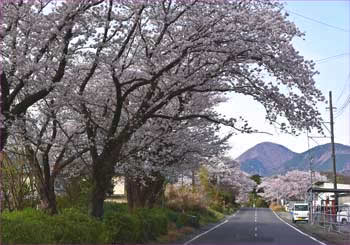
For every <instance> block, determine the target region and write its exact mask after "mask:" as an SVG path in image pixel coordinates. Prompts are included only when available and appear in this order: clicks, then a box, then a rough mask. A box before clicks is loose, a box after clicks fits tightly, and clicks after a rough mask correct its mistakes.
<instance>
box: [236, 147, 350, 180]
mask: <svg viewBox="0 0 350 245" xmlns="http://www.w3.org/2000/svg"><path fill="white" fill-rule="evenodd" d="M335 150H336V163H337V171H338V172H339V173H342V172H344V173H349V172H350V146H346V145H342V144H335ZM310 158H312V168H313V170H315V171H323V172H325V171H332V166H333V165H332V158H331V144H325V145H320V146H316V147H314V148H312V149H310V150H308V151H305V152H303V153H295V152H293V151H291V150H289V149H288V148H287V147H285V146H282V145H279V144H275V143H271V142H263V143H260V144H257V145H256V146H254V147H252V148H250V149H249V150H247V151H246V152H244V153H243V154H242V155H240V156H239V157H238V158H237V159H236V160H237V161H238V162H239V163H240V165H241V170H242V171H245V172H247V173H249V174H259V175H261V176H271V175H276V174H284V173H285V172H287V171H291V170H304V171H306V170H309V169H310Z"/></svg>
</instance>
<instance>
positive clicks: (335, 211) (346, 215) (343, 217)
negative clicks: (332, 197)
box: [310, 205, 350, 235]
mask: <svg viewBox="0 0 350 245" xmlns="http://www.w3.org/2000/svg"><path fill="white" fill-rule="evenodd" d="M310 221H311V224H314V225H319V226H321V227H323V228H324V230H325V231H335V232H339V233H346V234H349V235H350V206H349V205H339V206H335V205H321V206H316V207H312V210H311V212H310Z"/></svg>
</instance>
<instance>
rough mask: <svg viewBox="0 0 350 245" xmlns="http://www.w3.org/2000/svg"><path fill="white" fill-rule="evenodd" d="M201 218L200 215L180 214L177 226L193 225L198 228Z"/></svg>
mask: <svg viewBox="0 0 350 245" xmlns="http://www.w3.org/2000/svg"><path fill="white" fill-rule="evenodd" d="M199 219H200V216H199V215H193V214H180V215H179V217H178V219H177V221H176V227H178V228H181V227H183V226H191V227H195V228H197V227H199Z"/></svg>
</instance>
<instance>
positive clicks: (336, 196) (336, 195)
mask: <svg viewBox="0 0 350 245" xmlns="http://www.w3.org/2000/svg"><path fill="white" fill-rule="evenodd" d="M329 112H330V119H331V145H332V160H333V177H334V180H333V181H334V183H333V184H334V190H336V189H337V168H336V162H335V147H334V121H333V105H332V91H329ZM334 197H335V198H334V200H335V205H336V206H337V205H338V194H337V193H334Z"/></svg>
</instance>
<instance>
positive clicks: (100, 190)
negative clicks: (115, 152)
mask: <svg viewBox="0 0 350 245" xmlns="http://www.w3.org/2000/svg"><path fill="white" fill-rule="evenodd" d="M114 175H115V174H114V162H113V161H112V160H110V159H108V158H106V157H105V158H102V157H101V158H99V159H97V160H96V161H95V162H94V163H93V168H92V176H93V189H92V193H91V194H92V195H91V210H90V214H91V215H92V216H94V217H96V218H102V216H103V206H104V205H103V204H104V200H105V199H106V194H107V191H108V190H109V189H110V186H111V183H112V178H113V177H114Z"/></svg>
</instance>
